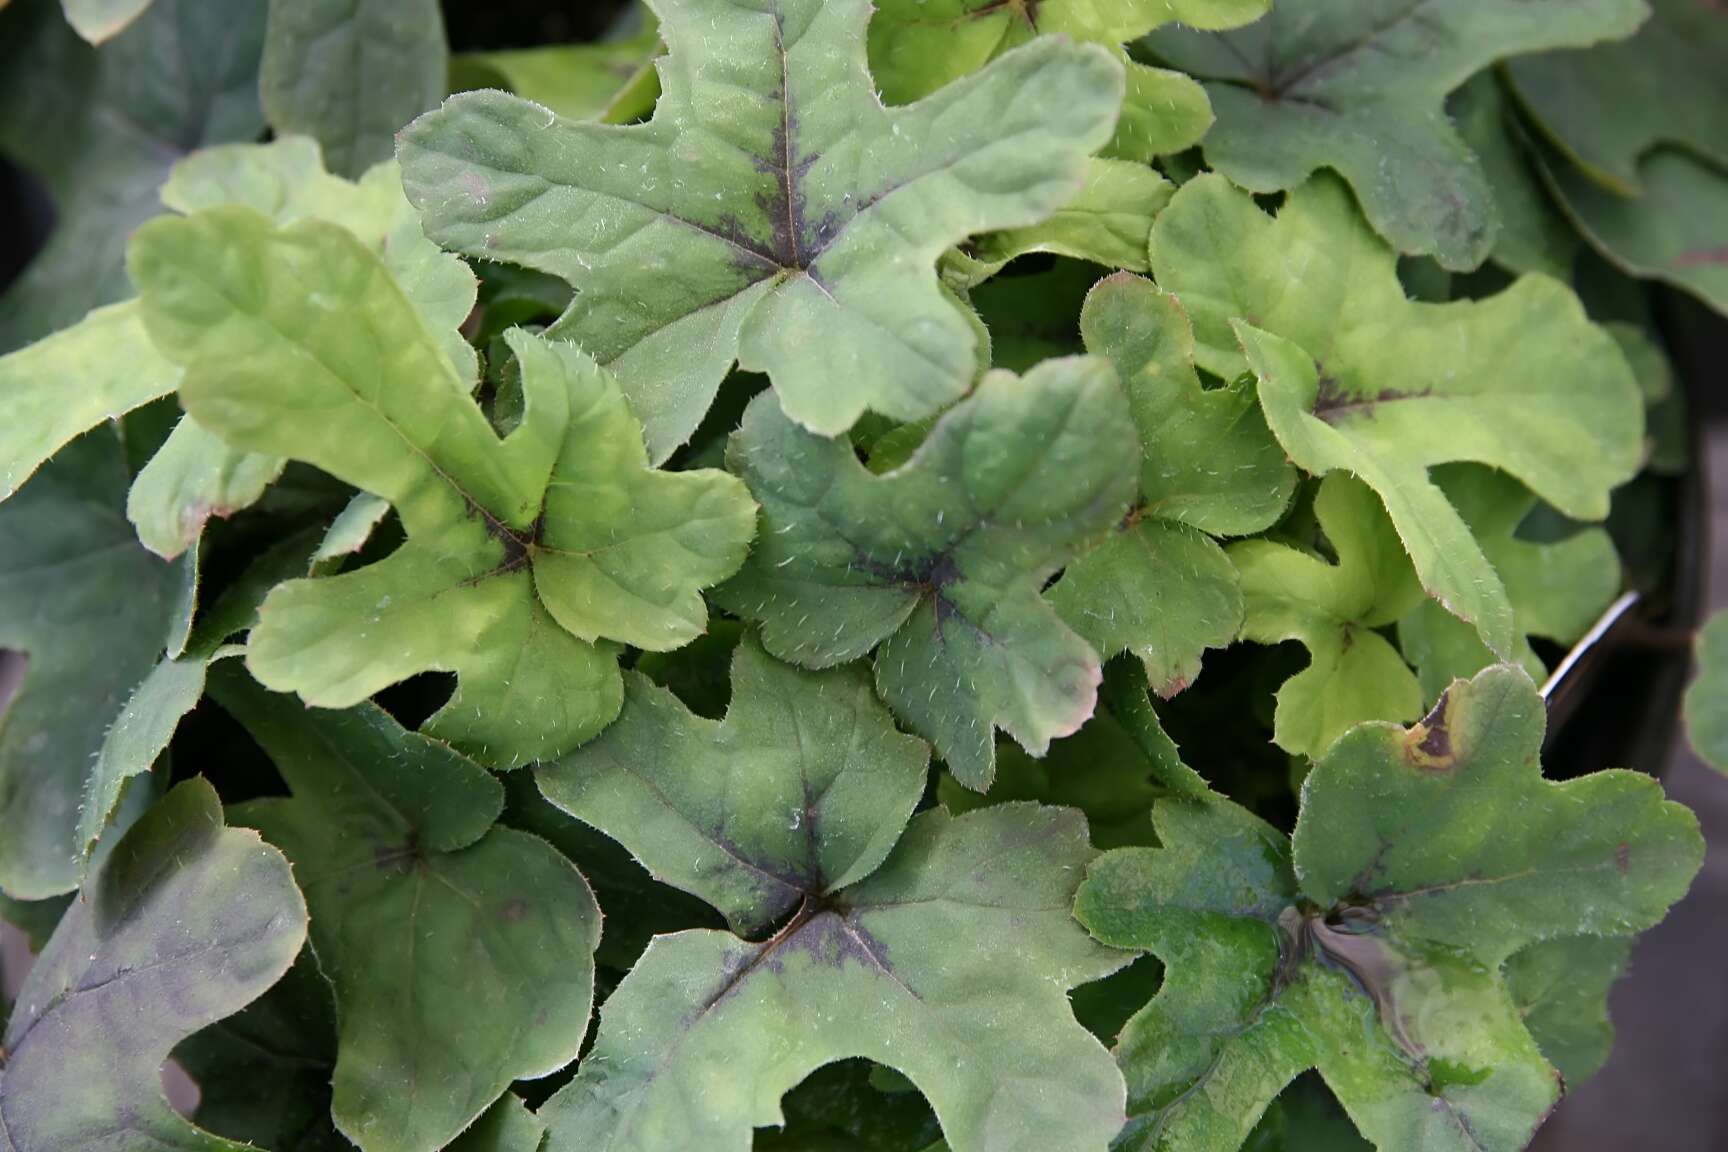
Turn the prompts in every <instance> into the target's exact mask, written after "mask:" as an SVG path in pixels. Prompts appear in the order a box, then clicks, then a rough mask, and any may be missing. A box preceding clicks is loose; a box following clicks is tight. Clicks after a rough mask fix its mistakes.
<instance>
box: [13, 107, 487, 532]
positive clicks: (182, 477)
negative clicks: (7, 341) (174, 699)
mask: <svg viewBox="0 0 1728 1152" xmlns="http://www.w3.org/2000/svg"><path fill="white" fill-rule="evenodd" d="M161 194H162V199H163V202H164V203H166V204H167V205H168V206H169V207H171V208H173V209H175V210H176V211H179V212H183V213H190V212H194V211H197V210H199V209H201V208H208V207H214V206H217V205H222V204H246V205H249V206H251V207H254V208H256V209H257V210H258V211H260V212H263V213H265V214H266V215H269V216H271V217H272V218H273V219H275V220H276V221H277V222H279V223H289V222H291V221H294V220H298V219H302V218H305V217H308V216H312V217H317V218H322V219H328V220H331V221H333V222H336V223H339V224H341V225H342V226H343V227H345V228H347V229H349V230H350V231H352V232H353V233H354V234H355V235H356V236H357V237H359V238H360V239H361V240H363V241H364V242H365V243H367V244H369V245H370V246H372V247H373V248H374V249H375V250H377V251H379V252H380V253H381V254H382V255H383V257H384V260H385V262H386V264H388V265H389V267H390V268H391V270H392V271H393V272H394V273H395V274H396V276H397V279H398V281H399V283H400V284H401V285H402V287H403V289H404V290H405V291H406V292H407V293H408V295H409V297H410V299H412V300H413V302H414V303H415V305H416V306H417V307H418V308H420V309H421V310H422V312H423V314H424V315H425V316H426V317H427V318H428V322H429V323H432V324H435V325H443V326H445V327H448V328H451V329H453V328H454V326H455V325H457V324H459V323H461V321H462V319H463V318H464V317H466V316H467V314H468V312H469V310H470V309H471V308H472V306H473V303H474V278H473V276H472V275H471V274H470V273H469V272H468V271H467V269H466V268H465V267H463V265H462V263H461V261H459V260H457V259H455V258H454V257H450V256H446V255H444V254H443V253H441V252H439V251H438V249H437V248H436V247H435V246H434V245H433V244H432V243H431V242H430V241H428V240H426V238H425V237H424V236H423V235H422V234H421V233H420V228H419V223H418V219H417V217H416V216H415V214H414V211H413V209H412V208H411V207H410V206H409V204H408V202H407V200H405V199H404V198H403V196H402V191H401V180H400V177H399V175H398V174H397V172H396V169H395V166H394V165H385V166H380V167H379V168H376V169H374V170H373V171H372V172H369V173H368V174H367V175H366V176H365V177H364V178H363V179H362V180H361V181H360V182H359V183H357V184H356V183H350V182H349V181H346V180H342V179H340V178H338V177H334V176H331V175H329V174H328V173H326V172H325V171H324V168H323V165H322V162H321V161H320V159H319V155H318V147H317V145H316V144H315V143H314V142H313V141H311V140H309V139H306V138H304V137H289V138H286V139H283V140H278V141H276V142H274V143H271V144H267V145H231V146H224V147H216V148H208V149H204V150H202V151H200V152H198V153H196V154H194V155H192V156H190V157H188V158H187V159H185V160H183V161H181V162H180V163H178V164H176V165H175V166H174V168H173V170H172V172H171V173H170V175H169V178H168V181H167V183H166V184H164V185H163V186H162V189H161ZM445 349H446V351H447V352H448V353H449V355H450V358H451V362H452V363H453V364H454V365H456V366H457V369H458V371H459V372H460V373H461V374H462V375H463V376H464V378H465V379H468V380H470V381H472V380H475V379H476V377H477V368H476V365H475V360H474V353H473V350H472V349H470V348H469V347H468V346H467V344H466V342H465V341H463V340H462V338H461V337H460V335H459V334H457V333H455V332H454V331H450V332H449V334H448V339H447V340H446V342H445ZM179 381H180V369H179V366H178V365H176V364H174V363H172V362H170V361H168V360H167V359H165V358H164V357H163V356H162V355H161V353H159V352H158V351H157V350H156V348H155V346H154V345H153V344H152V343H151V342H150V340H149V338H148V335H147V334H146V332H145V330H144V326H143V324H142V322H141V319H140V316H139V309H138V306H137V305H136V304H135V303H132V302H128V303H126V304H119V305H113V306H110V307H107V308H102V309H98V310H96V311H94V312H92V313H91V314H90V315H89V316H87V317H86V318H85V319H84V320H83V321H82V322H81V323H79V324H77V325H75V326H73V327H71V328H69V329H66V330H64V331H62V332H59V333H56V334H54V335H53V336H51V337H48V338H46V339H44V340H42V341H40V342H38V343H36V344H34V345H31V346H29V347H27V348H24V349H22V350H20V351H18V352H15V353H13V354H11V355H10V356H6V357H0V396H4V397H5V398H6V401H7V402H8V403H9V404H12V405H14V406H15V407H16V409H17V411H18V418H17V420H16V421H15V422H13V423H11V424H9V425H8V426H7V429H6V430H3V431H0V500H3V499H5V497H6V496H8V495H10V494H11V492H12V491H13V490H14V489H15V488H16V486H17V485H18V484H20V483H22V482H23V480H24V479H25V478H26V477H27V476H28V475H29V474H30V473H31V472H32V471H34V470H35V468H36V467H37V466H38V465H39V464H40V463H41V462H42V461H43V460H45V459H47V457H48V456H49V455H50V454H52V453H53V452H54V451H55V450H56V449H58V448H59V447H60V446H61V445H63V444H65V443H66V442H67V441H68V440H70V439H71V438H72V437H74V436H76V435H78V434H79V433H81V432H83V431H85V430H86V429H89V428H91V427H94V426H95V425H96V424H98V423H100V422H101V421H103V420H104V419H113V418H115V417H118V416H119V415H121V414H122V413H124V412H126V411H129V410H131V409H133V408H135V407H137V406H138V405H140V404H143V403H145V402H146V401H149V400H153V399H155V398H157V397H159V396H163V395H166V394H168V393H169V392H172V391H173V390H174V389H175V388H176V387H177V386H178V384H179ZM282 465H283V461H282V460H281V459H280V458H279V457H274V456H267V455H259V454H256V453H249V452H243V451H239V450H237V449H233V448H230V447H228V446H227V445H226V444H224V443H223V442H222V441H221V440H220V439H218V438H217V437H215V436H214V435H212V434H211V433H210V432H208V431H206V430H205V429H203V428H201V427H200V426H199V425H198V424H197V423H196V422H194V421H191V420H182V421H181V422H180V423H179V425H178V426H176V427H175V429H174V431H173V432H172V433H171V434H170V435H169V437H168V440H167V442H166V443H165V444H164V445H163V446H162V448H161V449H160V450H159V451H157V453H156V454H155V456H154V457H153V458H152V459H151V460H150V462H149V463H148V464H147V465H146V466H145V467H144V469H143V470H142V472H141V473H140V474H139V476H138V477H137V479H136V480H135V481H134V482H133V486H132V489H131V492H130V493H129V495H128V498H127V517H128V518H129V519H130V520H131V521H132V522H133V524H134V525H135V527H136V528H137V530H138V536H139V539H140V540H141V541H142V542H143V543H144V545H145V547H147V548H149V549H151V550H152V551H154V552H156V553H157V554H159V555H161V556H164V557H167V558H170V559H172V558H173V557H175V556H178V555H180V553H182V552H183V551H185V550H186V549H187V548H188V547H190V546H191V545H192V544H193V542H194V541H196V540H197V539H198V538H199V536H200V535H201V533H202V531H203V527H204V523H205V521H206V520H208V519H209V518H210V517H211V516H227V515H231V514H232V513H234V512H236V511H239V510H241V509H243V508H246V507H249V506H250V505H252V504H253V503H254V502H256V501H257V500H258V499H259V498H260V497H261V496H262V495H263V493H264V490H265V488H266V487H267V486H268V485H269V484H270V483H271V482H272V481H274V480H275V478H276V477H277V475H278V474H279V473H280V472H281V469H282Z"/></svg>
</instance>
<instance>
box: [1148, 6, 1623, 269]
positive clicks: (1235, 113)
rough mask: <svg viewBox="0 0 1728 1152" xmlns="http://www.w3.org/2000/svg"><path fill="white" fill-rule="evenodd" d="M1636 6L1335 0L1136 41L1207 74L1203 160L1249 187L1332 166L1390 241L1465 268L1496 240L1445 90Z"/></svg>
mask: <svg viewBox="0 0 1728 1152" xmlns="http://www.w3.org/2000/svg"><path fill="white" fill-rule="evenodd" d="M1647 12H1648V9H1647V8H1646V7H1645V5H1644V3H1643V0H1425V2H1422V3H1417V4H1402V5H1399V4H1390V3H1387V2H1386V0H1331V2H1329V3H1327V4H1325V5H1324V6H1322V7H1319V8H1312V9H1311V8H1308V7H1305V6H1303V5H1299V4H1298V5H1291V6H1288V7H1283V8H1280V7H1276V6H1274V8H1273V10H1272V14H1271V15H1270V16H1268V17H1267V18H1266V19H1264V20H1261V21H1260V22H1258V23H1256V24H1252V25H1249V26H1248V27H1247V28H1244V29H1242V30H1240V31H1237V32H1223V33H1204V32H1196V31H1190V30H1187V29H1179V28H1167V29H1164V30H1161V31H1159V32H1155V33H1153V34H1152V36H1151V38H1150V39H1149V40H1148V41H1147V44H1148V45H1149V46H1150V47H1151V48H1152V50H1153V51H1154V52H1156V53H1157V54H1158V56H1159V57H1160V58H1162V59H1163V60H1164V61H1166V62H1167V63H1169V64H1171V65H1173V66H1174V67H1177V68H1180V69H1182V70H1183V71H1185V72H1188V73H1190V74H1192V75H1194V76H1198V77H1201V78H1203V79H1204V80H1206V81H1207V85H1206V92H1207V94H1208V95H1209V96H1210V97H1211V99H1212V107H1213V110H1214V111H1215V112H1216V113H1217V116H1218V122H1217V123H1216V124H1214V125H1213V126H1212V130H1211V131H1210V132H1208V133H1207V135H1206V140H1205V143H1204V145H1203V146H1204V148H1205V150H1206V160H1207V163H1209V164H1211V166H1212V167H1213V168H1215V169H1217V170H1218V171H1219V172H1222V173H1223V174H1224V175H1226V176H1228V177H1229V178H1230V179H1231V180H1233V181H1235V182H1236V183H1237V184H1240V185H1242V186H1243V187H1245V188H1247V189H1249V190H1251V191H1254V192H1278V191H1283V190H1286V189H1290V188H1294V187H1296V186H1297V185H1299V184H1301V183H1302V182H1303V181H1304V180H1306V179H1308V177H1309V176H1310V175H1311V174H1313V173H1314V172H1315V171H1317V170H1319V169H1321V168H1331V169H1333V170H1334V171H1336V172H1338V173H1339V174H1340V175H1342V176H1343V177H1344V179H1345V180H1347V181H1348V182H1349V184H1350V187H1351V189H1352V190H1353V191H1354V192H1355V194H1356V199H1357V200H1358V201H1360V202H1361V204H1362V210H1363V212H1364V213H1366V215H1367V217H1368V219H1369V220H1370V221H1371V222H1372V223H1373V225H1374V228H1375V230H1376V231H1378V232H1379V233H1380V234H1381V235H1382V236H1384V237H1386V239H1387V240H1388V241H1389V242H1390V243H1391V245H1392V247H1394V248H1396V249H1397V250H1398V251H1400V252H1403V253H1407V254H1412V255H1425V256H1433V257H1434V258H1435V259H1436V260H1438V261H1439V262H1440V264H1441V265H1442V266H1443V267H1446V268H1450V269H1452V270H1454V271H1465V270H1468V269H1471V268H1474V267H1476V265H1478V264H1480V263H1481V262H1482V261H1483V259H1485V258H1486V257H1487V255H1488V253H1489V252H1490V251H1491V250H1492V249H1493V247H1494V239H1495V232H1496V230H1497V229H1498V227H1499V218H1498V215H1497V213H1496V211H1495V206H1494V200H1493V194H1492V191H1491V190H1490V188H1489V185H1488V181H1487V179H1486V177H1485V175H1484V173H1483V170H1482V167H1481V165H1480V164H1479V163H1478V162H1477V160H1476V157H1475V156H1474V155H1472V154H1471V152H1470V149H1469V148H1468V147H1467V146H1466V145H1465V143H1464V141H1463V140H1462V139H1461V138H1460V137H1459V135H1458V132H1457V130H1456V129H1455V128H1454V127H1453V126H1452V123H1451V121H1450V120H1449V119H1448V118H1447V116H1446V113H1445V111H1444V108H1443V105H1444V103H1445V100H1446V95H1447V93H1449V92H1451V91H1452V90H1453V89H1454V88H1456V87H1458V86H1459V85H1460V84H1462V83H1463V82H1464V81H1465V80H1467V79H1468V78H1469V77H1471V76H1473V75H1474V74H1476V73H1477V72H1480V71H1481V70H1482V69H1484V68H1486V67H1488V66H1489V65H1490V64H1493V63H1494V62H1495V61H1496V60H1501V59H1504V58H1506V57H1508V56H1515V55H1519V54H1521V53H1529V52H1544V51H1548V50H1550V49H1554V48H1571V47H1579V46H1582V45H1586V44H1594V43H1596V42H1598V41H1601V40H1612V39H1615V38H1618V37H1621V36H1627V35H1630V34H1631V32H1632V31H1633V30H1634V29H1635V28H1637V27H1638V25H1639V23H1640V22H1641V21H1642V20H1643V19H1644V17H1645V15H1646V13H1647ZM1166 287H1168V285H1166Z"/></svg>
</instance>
